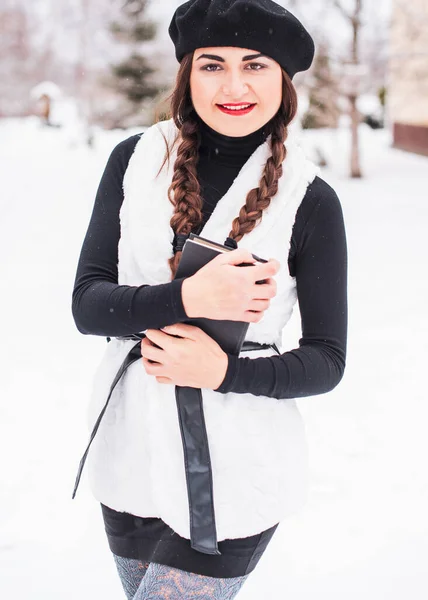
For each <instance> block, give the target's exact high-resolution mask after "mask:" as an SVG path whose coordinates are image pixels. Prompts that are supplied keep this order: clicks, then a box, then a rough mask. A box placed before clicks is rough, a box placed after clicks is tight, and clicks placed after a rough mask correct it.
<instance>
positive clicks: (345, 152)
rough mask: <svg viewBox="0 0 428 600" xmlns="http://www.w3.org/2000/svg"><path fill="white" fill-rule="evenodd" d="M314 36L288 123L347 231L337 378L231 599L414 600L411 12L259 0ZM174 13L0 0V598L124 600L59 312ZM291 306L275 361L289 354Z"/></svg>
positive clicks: (420, 335) (416, 62)
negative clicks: (253, 561)
mask: <svg viewBox="0 0 428 600" xmlns="http://www.w3.org/2000/svg"><path fill="white" fill-rule="evenodd" d="M278 3H279V4H281V5H283V6H285V7H287V8H288V9H289V10H290V11H292V12H293V13H294V14H296V16H298V17H299V18H300V19H301V20H302V22H303V23H304V25H305V26H306V27H307V29H308V30H309V31H310V33H311V34H312V35H313V37H314V39H315V42H316V56H315V59H314V62H313V65H312V67H311V69H310V70H309V71H307V72H305V73H299V74H297V75H296V77H295V78H294V79H293V82H294V83H295V86H296V88H297V92H298V97H299V111H298V115H297V117H296V120H295V122H294V124H293V126H294V127H296V129H298V130H299V132H298V133H299V137H300V140H301V143H302V145H303V146H304V148H305V150H306V151H307V153H308V155H309V156H310V157H311V158H312V159H313V160H314V161H315V162H316V163H317V164H318V165H319V166H320V168H321V177H323V178H324V179H325V180H326V181H327V182H328V183H329V184H330V185H331V186H333V187H334V189H335V190H336V192H337V194H338V196H339V199H340V201H341V204H342V208H343V212H344V218H345V225H346V231H347V240H348V264H349V275H348V290H349V330H348V356H347V367H346V371H345V375H344V378H343V380H342V381H341V382H340V384H339V386H337V388H335V389H334V390H333V391H332V392H330V393H329V394H327V395H318V396H312V397H309V398H301V399H299V400H298V404H299V408H300V410H301V412H302V414H303V416H304V420H305V423H306V427H307V436H308V443H309V450H310V467H311V489H310V497H309V501H308V504H307V506H306V507H305V508H304V510H303V511H302V512H301V513H299V514H298V515H296V516H294V517H292V518H290V519H287V520H286V521H284V522H283V523H281V525H280V527H279V528H278V530H277V533H276V534H275V537H274V539H273V540H272V542H271V544H270V546H269V547H268V549H267V550H266V552H265V554H264V555H263V557H262V559H261V561H260V563H259V566H258V567H257V569H256V570H255V572H254V573H253V574H252V576H251V578H249V580H248V582H247V583H246V585H245V586H244V587H243V588H242V590H241V592H240V595H239V598H240V600H241V597H242V600H255V599H256V598H257V599H260V598H263V599H265V598H266V600H270V599H275V600H277V599H278V598H282V597H284V598H288V599H290V600H309V599H310V600H313V598H318V599H319V598H321V599H326V600H327V598H328V599H329V600H336V599H337V600H339V599H340V600H342V598H343V597H344V596H346V598H347V600H351V599H352V600H353V599H355V600H356V599H357V598H358V599H359V600H360V599H361V597H364V598H365V599H366V600H383V599H388V600H402V599H403V598H404V597H407V596H408V595H409V596H410V597H411V598H412V600H422V599H424V600H425V598H427V597H428V569H427V566H426V565H427V560H426V559H427V557H428V519H427V515H426V507H427V506H428V474H427V469H426V457H427V456H428V438H427V435H426V423H427V418H428V409H427V402H426V398H427V393H426V379H425V373H426V368H425V363H426V359H427V357H428V342H427V339H428V318H427V312H426V307H427V306H428V284H427V259H428V251H427V244H426V230H427V225H428V220H427V217H428V208H427V193H426V189H427V184H428V0H411V2H409V1H408V0H407V1H405V0H377V1H375V0H289V1H288V2H284V1H279V2H278ZM179 4H181V2H179V1H173V0H162V2H159V1H156V0H152V1H149V0H121V1H117V0H112V1H110V2H105V1H103V0H68V1H67V2H66V1H65V0H55V1H54V0H32V2H31V3H30V2H24V0H1V1H0V186H1V190H2V195H1V196H2V197H1V221H0V223H1V225H0V227H1V229H0V233H1V235H0V243H1V253H2V274H1V278H0V285H1V291H2V293H1V312H0V314H1V316H2V317H3V318H2V332H3V344H2V345H1V354H2V364H3V367H4V368H3V373H2V379H1V383H0V428H1V430H0V453H1V457H2V482H1V485H0V494H1V495H0V595H1V596H2V597H5V598H6V597H7V598H11V599H12V598H13V599H16V600H24V599H27V598H30V597H31V598H35V599H39V598H40V599H42V598H43V600H51V599H52V600H53V599H54V598H55V600H58V598H60V599H61V600H71V599H73V600H74V599H75V598H88V599H89V598H104V599H105V600H110V599H111V600H113V599H116V598H121V597H123V592H122V588H121V586H120V583H119V580H118V577H117V575H116V572H115V566H114V563H113V560H112V557H111V555H110V553H109V550H108V547H107V542H106V540H105V537H104V531H103V527H102V519H101V512H100V509H99V505H98V504H97V502H96V501H94V499H93V498H92V496H91V494H90V491H89V489H88V486H87V485H85V481H86V480H85V477H83V481H82V484H81V486H80V488H79V493H78V495H77V497H76V499H75V500H74V501H72V500H71V493H72V489H73V484H74V478H75V473H76V471H77V466H78V462H79V460H80V457H81V454H82V453H83V450H84V448H85V447H86V443H87V438H88V435H89V432H88V431H87V430H86V426H85V425H86V422H85V407H86V403H87V401H88V398H89V392H90V386H91V381H92V376H93V372H94V369H95V368H96V365H97V363H98V361H99V360H100V357H101V354H102V352H103V350H104V345H105V343H106V342H105V339H104V338H99V337H96V336H82V335H81V334H80V333H79V332H78V331H77V329H76V328H75V325H74V322H73V320H72V315H71V293H72V288H73V282H74V276H75V271H76V267H77V261H78V257H79V252H80V247H81V244H82V241H83V237H84V235H85V232H86V228H87V226H88V222H89V218H90V215H91V212H92V207H93V202H94V199H95V194H96V190H97V186H98V183H99V180H100V177H101V175H102V172H103V169H104V166H105V163H106V161H107V158H108V156H109V154H110V152H111V151H112V149H113V148H114V146H115V145H116V144H117V143H118V142H120V141H122V140H124V139H125V138H127V137H129V136H130V135H132V134H134V133H138V132H141V131H144V129H145V128H146V127H148V126H150V125H151V124H152V123H153V122H154V121H155V119H156V115H158V116H159V117H160V118H167V105H166V102H165V99H166V96H167V95H168V92H169V91H170V90H171V87H172V85H173V82H174V78H175V74H176V71H177V66H178V63H177V61H176V59H175V56H174V47H173V44H172V42H171V40H170V39H169V36H168V32H167V28H168V25H169V22H170V19H171V17H172V14H173V11H174V10H175V8H176V7H177V6H178V5H179ZM300 335H301V329H300V315H299V309H298V306H296V309H295V311H294V314H293V318H292V321H291V323H290V324H289V325H287V330H286V331H285V332H284V339H283V348H282V351H286V350H287V349H292V348H295V347H297V345H298V340H299V337H300Z"/></svg>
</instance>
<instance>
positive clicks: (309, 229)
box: [216, 177, 348, 399]
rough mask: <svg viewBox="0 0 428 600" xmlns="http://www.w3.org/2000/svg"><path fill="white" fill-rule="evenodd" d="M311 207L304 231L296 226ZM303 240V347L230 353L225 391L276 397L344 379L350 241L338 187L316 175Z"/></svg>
mask: <svg viewBox="0 0 428 600" xmlns="http://www.w3.org/2000/svg"><path fill="white" fill-rule="evenodd" d="M308 207H311V210H310V214H309V216H308V218H307V219H306V221H305V222H304V226H303V229H302V232H301V234H300V231H299V232H298V231H296V229H297V227H296V226H299V223H300V222H301V221H302V215H303V212H304V211H307V210H308ZM293 238H295V239H296V240H297V248H296V249H295V258H294V269H295V271H294V272H293V261H291V262H290V261H289V267H290V274H291V275H292V276H295V277H296V288H297V297H298V302H299V308H300V314H301V321H302V338H301V339H300V340H299V348H296V349H294V350H290V351H287V352H284V353H283V354H281V355H274V356H269V357H258V358H249V357H236V356H232V355H228V368H227V371H226V374H225V377H224V380H223V382H222V383H221V385H220V386H219V387H218V388H217V389H216V391H218V392H221V393H226V392H235V393H238V394H239V393H246V392H249V393H252V394H254V395H256V396H258V395H264V396H269V397H273V398H278V399H281V398H296V397H303V396H311V395H315V394H323V393H326V392H328V391H330V390H332V389H333V388H334V387H335V386H336V385H337V384H338V383H339V381H340V380H341V379H342V376H343V373H344V369H345V361H346V343H347V317H348V315H347V243H346V233H345V227H344V220H343V213H342V207H341V204H340V201H339V199H338V197H337V195H336V193H335V192H334V190H333V189H332V188H331V187H330V186H329V185H328V184H327V183H326V182H325V181H323V180H322V179H321V178H319V177H316V178H315V180H314V182H313V183H312V184H311V185H310V186H309V187H308V190H307V193H306V196H305V198H304V199H303V200H302V203H301V205H300V207H299V210H298V214H297V215H296V224H295V227H294V229H293ZM290 254H291V252H290Z"/></svg>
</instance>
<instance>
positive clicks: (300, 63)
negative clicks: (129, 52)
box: [168, 0, 315, 79]
mask: <svg viewBox="0 0 428 600" xmlns="http://www.w3.org/2000/svg"><path fill="white" fill-rule="evenodd" d="M168 32H169V35H170V37H171V39H172V41H173V43H174V46H175V56H176V58H177V60H178V62H181V61H182V59H183V57H184V55H185V54H187V53H189V52H193V51H194V50H196V49H197V48H205V47H209V46H237V47H239V48H250V49H251V50H257V51H258V52H262V53H263V54H266V56H269V57H270V58H273V59H274V60H276V62H278V63H279V64H280V65H281V67H282V68H283V69H284V70H285V71H286V72H287V74H288V75H289V77H290V78H291V79H292V78H293V76H294V75H295V74H296V73H298V72H299V71H306V70H307V69H309V67H310V66H311V64H312V60H313V57H314V52H315V45H314V41H313V39H312V37H311V36H310V35H309V33H308V32H307V31H306V29H305V28H304V27H303V25H302V23H301V22H300V21H299V20H298V19H297V18H296V17H295V16H294V15H292V14H291V12H290V11H288V10H287V9H285V8H283V7H282V6H280V5H279V4H277V3H276V2H272V0H190V1H189V2H185V3H184V4H181V5H180V6H179V7H178V8H177V9H176V11H175V13H174V15H173V17H172V20H171V23H170V26H169V29H168Z"/></svg>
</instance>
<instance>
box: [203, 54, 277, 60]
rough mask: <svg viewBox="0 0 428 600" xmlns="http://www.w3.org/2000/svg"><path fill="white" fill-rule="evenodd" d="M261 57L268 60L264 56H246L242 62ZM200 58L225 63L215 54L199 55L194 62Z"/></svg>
mask: <svg viewBox="0 0 428 600" xmlns="http://www.w3.org/2000/svg"><path fill="white" fill-rule="evenodd" d="M261 56H263V57H265V58H269V57H268V56H266V54H261V53H260V54H248V56H243V57H242V61H245V60H254V59H255V58H260V57H261ZM200 58H209V59H210V60H218V61H219V62H226V61H225V60H224V58H223V57H221V56H217V55H216V54H201V56H199V57H198V58H197V59H196V60H199V59H200Z"/></svg>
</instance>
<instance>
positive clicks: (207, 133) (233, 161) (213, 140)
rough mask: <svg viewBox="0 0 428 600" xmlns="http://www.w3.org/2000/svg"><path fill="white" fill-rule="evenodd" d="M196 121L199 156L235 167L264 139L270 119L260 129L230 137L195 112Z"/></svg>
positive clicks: (240, 164)
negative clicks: (198, 137) (208, 123)
mask: <svg viewBox="0 0 428 600" xmlns="http://www.w3.org/2000/svg"><path fill="white" fill-rule="evenodd" d="M196 121H197V122H198V124H199V131H200V138H201V144H200V146H199V155H200V157H205V158H208V159H210V161H213V162H216V163H220V164H225V165H230V166H235V167H236V166H239V167H240V166H243V165H244V163H245V162H246V161H247V160H248V159H249V158H250V156H251V155H252V154H253V153H254V152H255V150H256V148H257V147H258V146H260V144H263V143H264V142H265V141H266V138H267V137H268V135H269V133H270V131H269V124H270V121H269V122H268V123H265V124H264V125H263V126H262V127H260V129H257V131H253V132H252V133H250V134H248V135H244V136H241V137H231V136H228V135H223V134H222V133H219V132H218V131H215V129H212V128H211V127H210V126H209V125H207V124H206V123H205V121H203V120H202V119H201V118H200V117H199V115H198V114H196Z"/></svg>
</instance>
